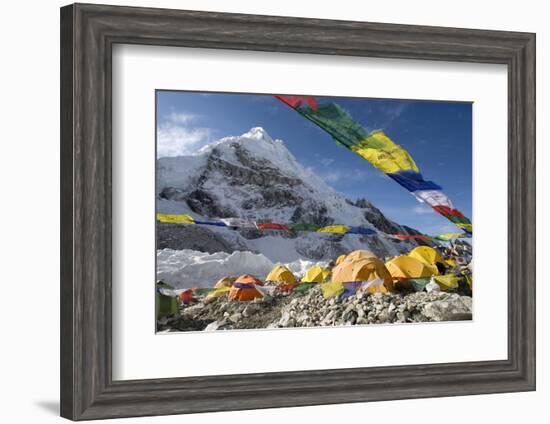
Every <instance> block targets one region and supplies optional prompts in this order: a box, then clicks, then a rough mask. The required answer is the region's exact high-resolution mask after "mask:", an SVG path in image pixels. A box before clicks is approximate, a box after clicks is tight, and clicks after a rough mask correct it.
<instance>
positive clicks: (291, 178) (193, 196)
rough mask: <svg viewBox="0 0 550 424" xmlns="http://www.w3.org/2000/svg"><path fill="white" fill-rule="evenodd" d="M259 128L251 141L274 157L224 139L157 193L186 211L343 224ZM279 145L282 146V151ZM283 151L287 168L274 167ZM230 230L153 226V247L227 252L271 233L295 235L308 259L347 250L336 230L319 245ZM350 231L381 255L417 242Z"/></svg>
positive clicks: (392, 226)
mask: <svg viewBox="0 0 550 424" xmlns="http://www.w3.org/2000/svg"><path fill="white" fill-rule="evenodd" d="M256 130H258V129H256ZM262 131H263V130H261V131H260V132H258V131H256V133H255V134H254V136H258V135H259V136H260V137H259V138H258V141H257V143H259V144H261V143H267V144H268V145H269V148H272V149H275V150H276V151H277V152H279V154H280V156H279V158H278V161H277V160H274V161H271V160H269V159H270V156H266V155H264V157H261V156H258V155H256V154H255V153H253V151H251V150H248V149H247V147H246V145H243V144H242V143H240V142H238V141H230V142H228V143H224V144H223V145H222V146H221V147H218V146H216V147H213V148H212V149H211V150H209V151H207V152H206V153H205V154H207V157H206V158H205V160H204V165H202V166H201V167H200V168H197V169H196V174H195V175H192V178H189V179H188V180H187V181H186V183H185V185H184V186H180V187H175V186H167V187H161V190H160V192H159V194H158V197H159V198H160V199H166V200H171V201H175V202H182V203H183V204H185V205H186V206H188V207H189V209H191V211H193V212H195V213H197V214H199V215H201V216H204V217H209V218H229V217H241V218H248V219H253V220H256V221H258V222H285V223H286V222H289V223H306V224H316V225H319V226H327V225H331V224H338V223H341V224H347V223H346V222H340V221H338V216H337V215H336V214H337V212H335V209H334V202H333V201H332V200H331V199H330V198H329V196H326V197H325V198H322V197H321V198H320V197H319V195H318V194H316V192H315V189H314V188H313V186H312V185H309V184H310V183H308V181H310V180H308V179H307V178H309V177H306V180H303V179H301V178H300V177H298V175H304V172H305V171H303V170H302V169H301V168H300V169H299V171H300V172H292V169H294V168H296V167H300V164H299V163H297V162H296V161H295V159H293V158H292V157H291V155H290V152H288V151H287V150H286V148H284V147H282V148H281V146H279V145H278V146H277V147H273V146H275V144H276V143H275V142H273V140H272V139H271V138H270V137H269V136H268V135H267V134H265V132H262ZM277 149H278V150H277ZM281 149H284V151H283V152H282V153H281ZM287 152H288V155H289V157H288V161H289V162H288V163H289V164H290V168H289V167H286V169H280V167H279V166H277V165H275V164H276V163H278V164H279V165H280V166H281V167H283V166H284V165H283V164H282V162H281V157H282V158H284V160H286V156H285V155H286V154H287ZM171 166H174V165H171ZM289 169H290V170H289ZM317 190H318V189H317ZM317 193H318V192H317ZM340 199H341V198H340ZM331 202H332V212H331ZM340 202H341V203H343V204H344V208H348V209H349V208H351V209H352V210H353V211H355V212H354V213H355V214H356V216H359V217H361V216H363V217H364V219H365V224H366V225H368V224H367V223H371V224H372V225H373V226H374V227H375V228H377V229H378V230H380V231H382V232H385V233H389V234H395V233H405V234H414V233H417V232H416V231H415V230H413V229H410V228H407V227H404V226H401V225H398V224H396V223H395V222H393V221H391V220H389V219H387V218H386V217H385V216H384V214H383V213H382V212H381V211H380V210H379V209H377V208H376V207H375V206H374V205H372V204H371V203H370V202H369V201H368V200H366V199H360V200H358V201H357V202H353V201H351V200H346V201H345V202H342V200H340ZM331 213H332V214H333V215H331ZM281 216H284V217H285V218H284V220H282V221H278V218H280V217H281ZM361 219H362V218H361ZM236 233H237V234H238V235H239V237H237V238H236V237H229V238H228V236H226V235H224V233H223V232H219V231H213V230H211V229H210V228H206V227H200V229H199V228H196V227H193V228H192V226H180V227H177V228H175V227H172V226H170V227H166V228H163V226H159V227H158V232H157V236H158V238H157V240H158V247H159V248H164V247H170V248H173V249H183V248H186V249H195V250H200V251H205V252H213V251H225V252H230V251H233V250H236V249H241V250H243V249H244V250H253V249H247V246H246V240H252V239H257V238H260V237H263V236H265V235H277V236H279V237H285V238H296V245H295V247H296V250H297V251H298V253H299V254H301V255H302V256H304V257H306V258H309V259H314V260H326V259H329V258H334V257H335V256H338V255H339V254H342V253H345V252H347V251H349V247H345V246H344V245H343V242H342V236H341V235H333V236H329V235H325V236H323V237H324V238H323V243H322V246H320V245H319V244H317V245H315V246H314V245H312V244H311V243H310V241H309V242H308V240H306V239H305V238H304V237H303V235H301V234H300V233H291V234H288V233H282V232H277V233H275V232H260V231H257V230H251V229H240V230H238V231H237V232H236ZM354 237H357V238H358V240H359V241H360V242H361V243H364V248H367V249H370V250H372V251H373V252H374V253H376V254H377V255H379V256H381V257H384V256H387V255H388V253H395V252H389V251H388V246H393V247H394V248H395V249H397V250H398V251H405V250H409V249H410V248H411V247H414V246H416V245H418V244H419V243H417V242H416V241H407V242H401V241H399V240H392V241H388V240H385V241H382V240H380V239H378V238H377V237H372V236H354ZM199 239H203V240H199ZM237 240H238V241H237ZM216 249H217V250H216Z"/></svg>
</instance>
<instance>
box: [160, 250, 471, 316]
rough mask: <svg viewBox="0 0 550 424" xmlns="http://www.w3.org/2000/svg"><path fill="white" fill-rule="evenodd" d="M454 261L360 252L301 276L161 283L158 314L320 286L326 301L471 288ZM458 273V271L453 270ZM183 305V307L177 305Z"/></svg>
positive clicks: (429, 253) (286, 273)
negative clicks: (182, 285)
mask: <svg viewBox="0 0 550 424" xmlns="http://www.w3.org/2000/svg"><path fill="white" fill-rule="evenodd" d="M453 266H454V263H453V262H451V261H450V260H449V259H447V260H446V259H444V258H443V256H442V255H441V253H440V252H439V251H437V250H436V249H434V248H432V247H429V246H419V247H416V248H414V249H412V250H411V251H410V252H409V253H407V254H404V255H400V256H395V257H393V258H391V259H389V260H387V261H386V262H385V263H384V262H383V261H382V260H380V259H379V258H378V257H377V256H376V255H374V254H373V253H372V252H369V251H367V250H356V251H353V252H351V253H349V254H347V255H341V256H339V257H338V258H336V260H335V261H334V267H332V268H330V267H323V266H320V265H315V266H312V267H311V268H309V269H308V270H307V271H306V272H305V273H304V275H303V276H302V277H301V278H298V277H297V276H296V275H295V274H294V273H293V272H292V271H291V270H290V269H288V268H287V267H286V266H284V265H276V266H275V267H274V268H273V269H272V270H271V271H270V272H269V273H268V274H267V276H266V277H265V279H264V281H265V282H264V281H262V280H260V279H259V278H257V277H255V276H253V275H249V274H244V275H241V276H240V277H234V276H226V277H224V278H222V279H220V280H219V281H217V282H216V283H215V284H214V286H213V287H212V288H192V289H185V290H174V289H173V288H172V287H170V286H168V285H167V284H166V283H161V282H159V283H158V284H157V302H156V305H157V316H164V315H171V314H174V313H176V312H177V308H178V304H179V303H181V304H183V305H186V304H188V303H190V302H191V301H192V299H194V298H203V300H204V302H206V303H208V302H210V301H213V300H214V299H216V298H218V297H222V296H224V297H227V298H228V299H229V300H233V301H246V302H248V301H254V300H256V299H262V298H263V297H264V296H266V295H267V294H268V293H272V292H273V291H274V290H279V291H284V292H297V293H299V292H305V291H307V290H309V289H310V288H312V287H315V286H319V287H320V289H321V291H322V293H323V296H324V297H325V298H326V299H330V298H333V297H340V298H346V297H349V296H351V295H353V294H355V293H357V292H358V291H362V292H367V293H376V292H381V293H391V292H394V291H401V290H417V291H419V290H424V289H425V288H426V287H427V286H428V284H430V283H431V284H432V285H435V286H436V287H437V290H449V289H456V288H457V287H458V286H459V283H460V281H461V280H464V281H465V282H466V283H467V284H468V285H469V286H470V287H471V283H472V280H471V274H470V273H469V272H465V273H464V274H462V273H460V272H457V269H458V267H455V268H453ZM451 269H453V270H454V271H455V272H449V271H450V270H451ZM178 302H179V303H178ZM159 314H160V315H159Z"/></svg>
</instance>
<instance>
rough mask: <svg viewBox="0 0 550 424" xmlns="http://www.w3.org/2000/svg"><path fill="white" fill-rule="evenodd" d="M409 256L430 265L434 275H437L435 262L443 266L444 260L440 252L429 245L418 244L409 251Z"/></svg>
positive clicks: (437, 270)
mask: <svg viewBox="0 0 550 424" xmlns="http://www.w3.org/2000/svg"><path fill="white" fill-rule="evenodd" d="M409 256H410V257H411V258H415V259H418V260H419V261H420V262H422V263H423V264H425V265H427V266H428V267H430V269H431V270H432V271H433V273H434V275H439V274H440V272H439V269H438V268H437V264H440V265H442V266H445V261H444V259H443V257H442V256H441V254H440V253H439V252H438V251H437V250H435V249H434V248H433V247H430V246H418V247H415V248H414V249H413V250H411V251H410V252H409Z"/></svg>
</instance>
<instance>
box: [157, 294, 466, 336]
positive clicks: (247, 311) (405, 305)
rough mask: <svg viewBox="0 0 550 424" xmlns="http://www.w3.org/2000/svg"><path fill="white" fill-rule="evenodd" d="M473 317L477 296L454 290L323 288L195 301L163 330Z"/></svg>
mask: <svg viewBox="0 0 550 424" xmlns="http://www.w3.org/2000/svg"><path fill="white" fill-rule="evenodd" d="M471 319H472V298H471V297H470V296H466V295H462V294H459V293H450V292H430V293H427V292H413V293H392V294H383V293H375V294H369V293H358V294H355V295H353V296H351V297H348V298H347V299H344V300H338V299H337V298H332V299H328V300H326V299H324V298H323V295H322V294H321V290H320V288H319V287H313V288H311V289H310V290H308V291H307V292H305V293H290V294H288V293H284V292H279V291H274V293H273V295H268V296H265V297H264V298H263V299H257V300H254V301H251V302H236V301H230V300H228V299H227V298H225V297H223V298H217V299H214V300H212V301H211V302H205V301H204V300H196V301H194V302H193V303H191V304H190V305H188V306H184V307H183V309H182V310H181V313H180V315H179V316H174V317H169V318H163V319H161V320H160V321H158V323H157V329H158V331H159V332H172V331H200V330H206V331H211V330H237V329H253V328H287V327H318V326H339V325H356V324H359V325H361V324H388V323H408V322H430V321H462V320H471Z"/></svg>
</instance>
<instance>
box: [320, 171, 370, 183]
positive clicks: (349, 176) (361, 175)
mask: <svg viewBox="0 0 550 424" xmlns="http://www.w3.org/2000/svg"><path fill="white" fill-rule="evenodd" d="M318 175H319V176H320V177H321V178H322V179H323V180H325V182H327V183H335V182H338V181H340V180H344V179H345V180H348V181H364V180H366V179H368V178H369V177H371V176H372V175H371V174H370V173H368V172H366V171H364V170H362V169H357V168H355V169H349V170H339V169H335V170H331V171H327V172H320V173H318Z"/></svg>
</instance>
